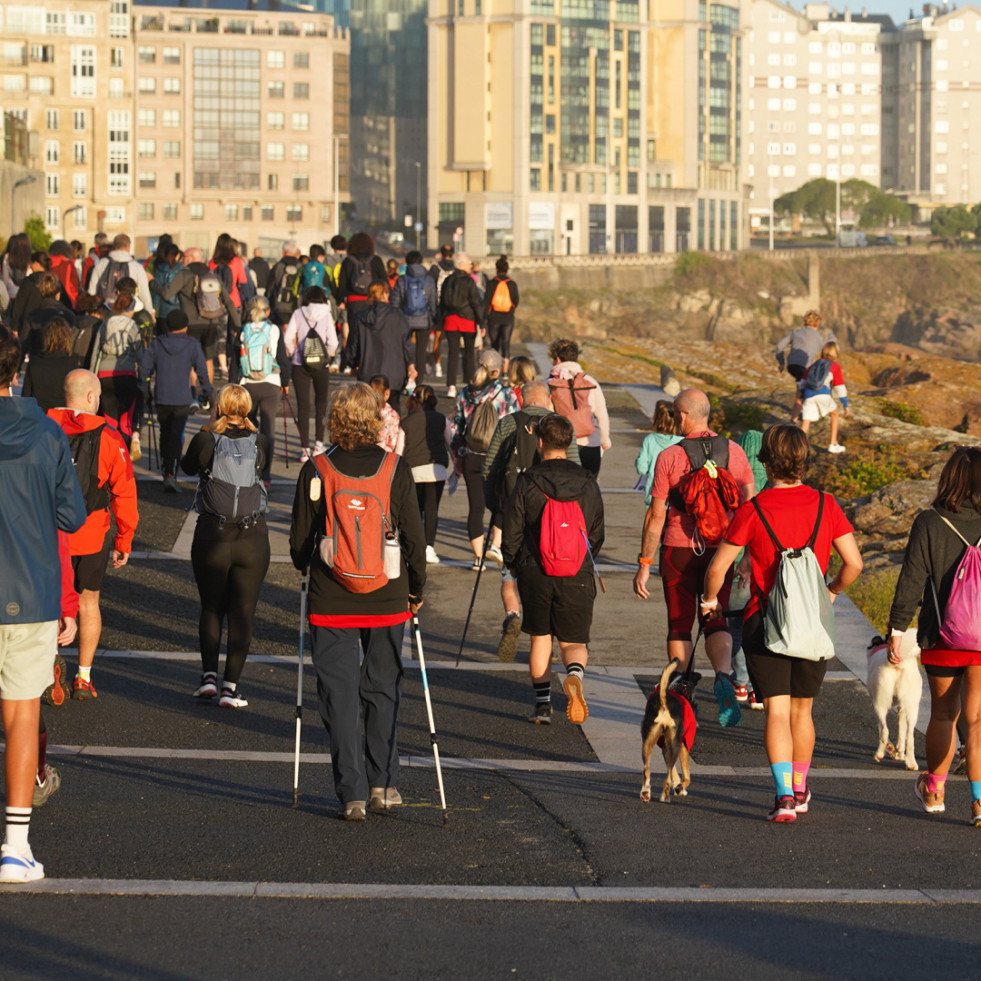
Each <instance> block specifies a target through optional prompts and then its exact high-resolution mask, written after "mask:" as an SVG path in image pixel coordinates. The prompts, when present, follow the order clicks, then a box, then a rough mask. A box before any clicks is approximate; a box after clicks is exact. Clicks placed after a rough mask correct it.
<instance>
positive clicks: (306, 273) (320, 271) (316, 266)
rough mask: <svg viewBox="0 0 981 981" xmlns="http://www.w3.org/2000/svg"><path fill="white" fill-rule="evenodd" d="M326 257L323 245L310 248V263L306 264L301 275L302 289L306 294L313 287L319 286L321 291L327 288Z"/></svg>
mask: <svg viewBox="0 0 981 981" xmlns="http://www.w3.org/2000/svg"><path fill="white" fill-rule="evenodd" d="M326 255H327V253H326V252H325V251H324V247H323V246H322V245H311V246H310V261H309V262H307V263H305V264H304V266H303V271H302V273H301V275H300V287H301V289H302V291H303V293H304V294H305V293H306V291H307V290H308V289H310V287H311V286H319V287H320V288H321V289H323V288H324V287H325V286H326V281H327V267H326V266H325V265H324V257H325V256H326Z"/></svg>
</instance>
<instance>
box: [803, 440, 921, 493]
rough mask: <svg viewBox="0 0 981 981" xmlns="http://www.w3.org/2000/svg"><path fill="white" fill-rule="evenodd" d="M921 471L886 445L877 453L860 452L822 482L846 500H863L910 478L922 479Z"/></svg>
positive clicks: (826, 475) (825, 488)
mask: <svg viewBox="0 0 981 981" xmlns="http://www.w3.org/2000/svg"><path fill="white" fill-rule="evenodd" d="M921 473H922V471H921V470H920V469H919V468H918V467H916V466H914V465H911V464H909V463H907V462H904V461H903V460H900V459H898V458H897V457H896V455H895V453H894V451H893V450H892V449H890V448H889V447H887V446H881V445H880V446H879V447H878V448H877V449H875V450H861V449H860V450H858V451H857V455H855V456H854V457H851V456H850V458H849V460H848V461H847V462H846V463H844V464H843V465H842V466H841V467H836V468H834V469H831V470H829V471H828V472H827V473H826V474H825V475H824V476H823V479H822V489H823V490H826V491H828V492H830V493H832V494H834V495H835V497H839V498H843V499H845V500H852V499H853V498H856V497H864V496H865V495H866V494H871V493H872V492H873V491H877V490H878V489H879V488H880V487H885V486H886V484H891V483H894V482H895V481H897V480H905V479H907V478H909V477H919V476H920V475H921Z"/></svg>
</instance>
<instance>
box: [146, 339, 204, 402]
mask: <svg viewBox="0 0 981 981" xmlns="http://www.w3.org/2000/svg"><path fill="white" fill-rule="evenodd" d="M192 368H193V369H194V371H195V372H196V373H197V376H198V380H199V382H200V384H201V385H202V386H203V387H204V389H205V391H206V392H207V394H208V396H209V398H210V397H211V395H212V394H213V393H212V390H211V386H210V385H209V384H208V365H207V363H206V362H205V360H204V351H203V350H202V349H201V344H200V342H199V341H198V340H197V338H194V337H191V335H190V334H185V333H169V334H161V335H160V336H159V337H155V338H154V339H153V342H152V343H151V344H150V346H149V347H148V348H147V349H146V350H145V351H144V352H143V357H142V359H141V360H140V379H141V380H146V379H148V378H149V377H150V375H152V374H154V373H156V376H157V388H156V391H155V392H154V401H155V402H156V403H157V405H190V404H191V402H192V401H193V399H194V395H193V393H192V392H191V383H190V380H189V379H190V376H191V369H192Z"/></svg>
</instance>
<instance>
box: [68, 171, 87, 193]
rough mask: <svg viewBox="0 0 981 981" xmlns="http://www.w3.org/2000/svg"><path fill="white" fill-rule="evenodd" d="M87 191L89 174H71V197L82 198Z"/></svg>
mask: <svg viewBox="0 0 981 981" xmlns="http://www.w3.org/2000/svg"><path fill="white" fill-rule="evenodd" d="M88 193H89V175H88V174H72V197H73V198H84V197H88Z"/></svg>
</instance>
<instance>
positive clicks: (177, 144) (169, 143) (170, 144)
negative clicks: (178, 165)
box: [163, 140, 181, 159]
mask: <svg viewBox="0 0 981 981" xmlns="http://www.w3.org/2000/svg"><path fill="white" fill-rule="evenodd" d="M163 150H164V156H165V157H167V158H169V159H173V158H174V157H179V156H180V155H181V141H180V140H164V147H163Z"/></svg>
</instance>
